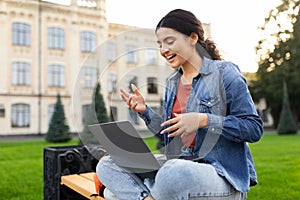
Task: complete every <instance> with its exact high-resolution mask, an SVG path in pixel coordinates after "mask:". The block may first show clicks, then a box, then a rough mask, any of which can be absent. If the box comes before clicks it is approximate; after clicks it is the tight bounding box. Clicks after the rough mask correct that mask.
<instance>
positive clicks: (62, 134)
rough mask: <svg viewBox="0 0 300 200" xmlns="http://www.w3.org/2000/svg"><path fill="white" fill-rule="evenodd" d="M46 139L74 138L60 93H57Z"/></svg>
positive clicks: (61, 140) (61, 139)
mask: <svg viewBox="0 0 300 200" xmlns="http://www.w3.org/2000/svg"><path fill="white" fill-rule="evenodd" d="M45 139H46V141H48V142H67V141H69V140H71V139H72V134H71V132H70V128H69V126H68V125H67V122H66V117H65V112H64V106H63V105H62V103H61V96H60V94H59V93H58V94H57V101H56V104H55V106H54V113H53V115H52V118H51V121H50V124H49V128H48V132H47V134H46V138H45Z"/></svg>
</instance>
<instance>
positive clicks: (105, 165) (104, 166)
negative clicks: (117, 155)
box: [96, 156, 112, 180]
mask: <svg viewBox="0 0 300 200" xmlns="http://www.w3.org/2000/svg"><path fill="white" fill-rule="evenodd" d="M110 166H112V160H111V158H110V156H103V157H102V158H101V159H100V160H99V162H98V164H97V166H96V173H97V176H98V178H99V179H100V180H101V179H103V178H105V176H106V175H107V174H108V173H109V172H108V171H109V168H110Z"/></svg>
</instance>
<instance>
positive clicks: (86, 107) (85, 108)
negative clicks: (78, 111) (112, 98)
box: [82, 104, 91, 123]
mask: <svg viewBox="0 0 300 200" xmlns="http://www.w3.org/2000/svg"><path fill="white" fill-rule="evenodd" d="M90 109H91V104H86V105H82V122H83V123H84V122H85V120H86V118H87V115H88V113H89V110H90Z"/></svg>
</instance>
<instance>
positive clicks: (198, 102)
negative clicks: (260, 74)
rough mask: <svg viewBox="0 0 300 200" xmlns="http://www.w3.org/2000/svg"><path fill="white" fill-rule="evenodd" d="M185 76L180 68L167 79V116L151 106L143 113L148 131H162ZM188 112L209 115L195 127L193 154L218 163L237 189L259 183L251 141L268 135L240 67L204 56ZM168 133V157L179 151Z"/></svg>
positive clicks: (243, 188)
mask: <svg viewBox="0 0 300 200" xmlns="http://www.w3.org/2000/svg"><path fill="white" fill-rule="evenodd" d="M181 75H182V70H181V68H179V70H178V71H177V72H176V73H175V74H174V75H172V76H171V77H170V78H169V80H168V82H167V86H166V92H165V99H164V114H163V116H160V115H159V114H158V113H156V112H154V111H153V110H152V109H151V108H150V107H149V106H147V109H146V112H145V113H144V114H141V115H140V117H141V118H142V119H144V121H145V123H146V125H147V127H148V129H149V130H150V131H152V132H153V133H154V134H156V135H159V133H160V131H161V130H162V127H161V126H160V124H161V123H162V122H163V121H165V120H168V119H171V114H172V107H173V103H174V100H175V96H176V92H177V87H178V82H179V81H180V77H181ZM186 112H202V113H207V114H208V126H207V127H205V128H200V129H198V130H197V131H196V144H195V147H194V149H193V150H192V155H193V156H200V157H202V158H203V161H205V162H207V163H210V164H211V165H212V166H214V167H215V169H216V171H217V173H218V174H219V175H220V176H223V177H225V178H226V179H227V180H228V181H229V182H230V183H231V184H232V185H233V187H234V188H236V189H237V190H238V191H241V192H247V191H248V190H249V186H252V185H256V184H257V176H256V170H255V167H254V163H253V160H252V156H251V153H250V149H249V146H248V144H247V142H251V143H252V142H256V141H258V140H259V139H260V138H261V136H262V134H263V126H262V120H261V118H260V116H259V115H258V114H257V111H256V109H255V106H254V103H253V100H252V97H251V95H250V92H249V90H248V86H247V83H246V81H245V78H244V77H243V76H242V74H241V72H240V70H239V68H238V66H236V65H235V64H233V63H231V62H227V61H220V60H210V59H208V58H205V57H204V59H203V63H202V66H201V69H200V71H199V74H198V75H197V76H196V77H194V79H193V83H192V89H191V92H190V96H189V98H188V102H187V106H186ZM163 128H166V127H163ZM167 135H168V133H166V134H165V135H164V136H163V137H164V141H165V145H166V147H165V153H166V155H167V156H168V155H174V154H176V153H178V152H177V150H178V146H176V144H175V145H171V144H172V140H174V141H176V139H175V138H173V139H172V138H168V137H167ZM174 147H175V148H174ZM176 148H177V149H176Z"/></svg>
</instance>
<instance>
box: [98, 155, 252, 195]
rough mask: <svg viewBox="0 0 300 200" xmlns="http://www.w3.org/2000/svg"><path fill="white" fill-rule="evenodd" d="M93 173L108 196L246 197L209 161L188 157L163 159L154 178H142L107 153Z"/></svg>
mask: <svg viewBox="0 0 300 200" xmlns="http://www.w3.org/2000/svg"><path fill="white" fill-rule="evenodd" d="M96 172H97V175H98V177H99V179H100V181H101V182H102V183H103V184H104V185H105V186H106V189H108V190H109V191H111V193H112V194H113V195H112V196H114V197H113V198H112V199H119V200H142V199H144V198H145V197H147V196H149V195H151V196H152V197H153V198H154V199H155V200H200V199H205V200H245V199H246V196H247V193H242V192H239V191H237V190H235V189H234V188H233V187H232V186H231V185H230V184H229V183H228V182H227V181H226V180H225V179H224V178H222V177H221V176H219V175H218V174H217V172H216V171H215V169H214V167H213V166H211V165H210V164H204V163H197V162H192V161H189V160H181V159H172V160H169V161H167V162H166V163H165V164H164V165H163V166H162V167H161V169H159V171H158V172H157V174H156V177H155V180H153V179H149V178H146V179H143V180H142V179H141V178H139V177H138V176H137V175H136V174H133V173H130V172H129V171H128V170H126V169H123V168H120V167H119V166H117V165H116V164H115V163H114V161H113V160H112V159H111V158H110V156H104V157H102V158H101V159H100V161H99V163H98V165H97V169H96ZM106 199H107V200H110V199H109V197H106Z"/></svg>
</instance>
